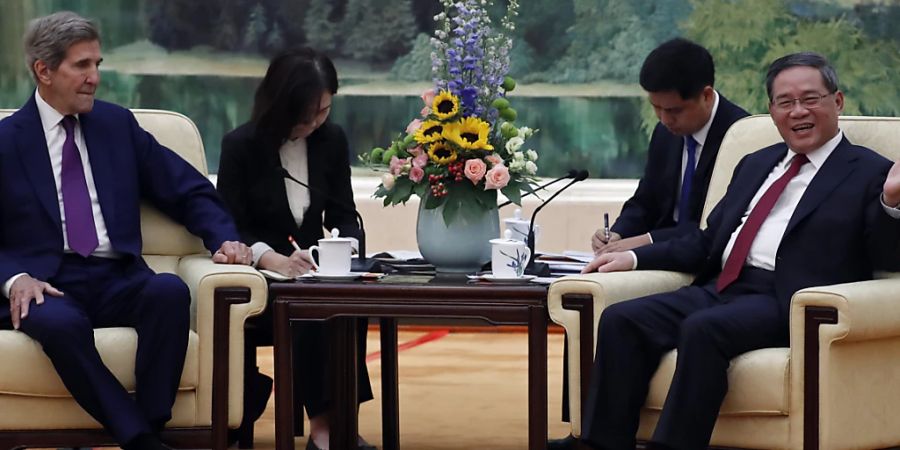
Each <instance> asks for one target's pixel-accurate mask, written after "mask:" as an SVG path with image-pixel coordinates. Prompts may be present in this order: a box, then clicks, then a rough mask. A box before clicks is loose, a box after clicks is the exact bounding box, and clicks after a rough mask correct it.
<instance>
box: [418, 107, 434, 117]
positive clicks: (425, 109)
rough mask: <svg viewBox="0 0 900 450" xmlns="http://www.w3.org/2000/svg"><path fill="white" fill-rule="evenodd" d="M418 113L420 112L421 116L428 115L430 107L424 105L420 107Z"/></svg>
mask: <svg viewBox="0 0 900 450" xmlns="http://www.w3.org/2000/svg"><path fill="white" fill-rule="evenodd" d="M419 114H421V115H422V117H428V115H429V114H431V108H429V107H427V106H426V107H424V108H422V110H421V111H419Z"/></svg>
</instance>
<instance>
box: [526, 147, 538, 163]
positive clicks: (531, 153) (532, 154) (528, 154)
mask: <svg viewBox="0 0 900 450" xmlns="http://www.w3.org/2000/svg"><path fill="white" fill-rule="evenodd" d="M525 157H526V158H528V160H529V161H537V159H538V154H537V152H536V151H534V150H532V149H530V148H529V149H528V150H525Z"/></svg>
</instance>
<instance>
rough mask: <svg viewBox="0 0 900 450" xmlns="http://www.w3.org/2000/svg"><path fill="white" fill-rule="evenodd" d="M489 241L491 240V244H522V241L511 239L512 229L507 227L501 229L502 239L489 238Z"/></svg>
mask: <svg viewBox="0 0 900 450" xmlns="http://www.w3.org/2000/svg"><path fill="white" fill-rule="evenodd" d="M490 242H491V244H512V245H518V244H524V242H523V241H520V240H518V239H513V238H512V230H508V229H507V230H505V231H503V239H491V241H490Z"/></svg>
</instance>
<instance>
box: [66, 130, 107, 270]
mask: <svg viewBox="0 0 900 450" xmlns="http://www.w3.org/2000/svg"><path fill="white" fill-rule="evenodd" d="M62 126H63V129H65V130H66V140H65V142H63V151H62V172H61V173H60V177H59V178H60V184H61V185H62V189H61V190H62V198H63V208H64V210H65V213H66V238H68V241H69V248H71V249H72V251H74V252H75V253H78V254H79V255H81V256H84V257H87V256H88V255H90V254H91V253H92V252H93V251H94V249H96V248H97V244H98V241H97V227H96V226H95V225H94V211H93V209H92V208H91V195H90V193H89V192H88V187H87V180H86V179H85V178H84V165H82V164H81V155H80V154H79V152H78V147H77V146H76V145H75V117H73V116H65V117H63V120H62Z"/></svg>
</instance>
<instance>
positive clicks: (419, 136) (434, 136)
mask: <svg viewBox="0 0 900 450" xmlns="http://www.w3.org/2000/svg"><path fill="white" fill-rule="evenodd" d="M443 132H444V124H442V123H440V122H438V121H437V120H426V121H425V122H422V125H421V126H420V127H419V129H418V130H417V131H416V135H415V137H416V142H418V143H420V144H430V143H432V142H437V141H440V140H441V139H443V137H442V134H443Z"/></svg>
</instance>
